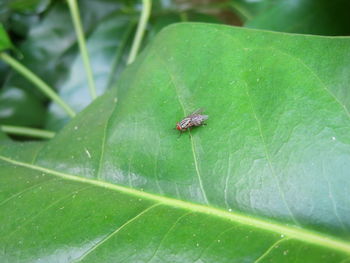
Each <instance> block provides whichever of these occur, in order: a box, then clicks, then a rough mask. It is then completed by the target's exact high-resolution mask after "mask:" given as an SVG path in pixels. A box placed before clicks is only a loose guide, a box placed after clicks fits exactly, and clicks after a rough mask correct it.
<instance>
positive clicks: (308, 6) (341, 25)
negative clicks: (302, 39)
mask: <svg viewBox="0 0 350 263" xmlns="http://www.w3.org/2000/svg"><path fill="white" fill-rule="evenodd" d="M233 2H235V1H233ZM245 2H248V1H245ZM257 4H259V5H260V6H263V8H262V10H260V12H257V15H256V16H253V17H252V18H251V19H250V20H248V21H247V23H246V24H245V26H247V27H250V28H257V29H268V30H273V31H280V32H289V33H302V34H314V35H327V36H348V35H350V23H349V15H348V10H349V9H350V2H349V1H347V0H333V1H329V0H317V1H314V0H286V1H274V0H271V1H269V0H265V1H260V2H259V3H257Z"/></svg>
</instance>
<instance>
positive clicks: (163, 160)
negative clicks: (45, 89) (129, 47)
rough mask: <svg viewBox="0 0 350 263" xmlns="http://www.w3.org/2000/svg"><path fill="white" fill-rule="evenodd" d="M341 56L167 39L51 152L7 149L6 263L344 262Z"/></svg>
mask: <svg viewBox="0 0 350 263" xmlns="http://www.w3.org/2000/svg"><path fill="white" fill-rule="evenodd" d="M349 46H350V39H349V38H346V37H344V38H332V37H317V36H304V35H292V34H280V33H274V32H264V31H257V30H250V29H244V28H234V27H227V26H219V25H209V24H199V23H198V24H191V23H185V24H178V25H174V26H170V27H168V28H167V29H165V30H163V31H162V32H161V33H160V34H158V36H157V37H156V38H155V39H154V41H153V42H152V43H151V45H150V46H149V47H148V48H146V50H145V51H144V52H143V53H142V54H141V55H140V56H139V57H138V59H137V60H136V61H135V63H133V64H132V65H131V66H130V67H128V68H127V70H126V71H125V73H124V74H123V76H122V77H121V79H120V81H119V82H118V85H117V88H113V89H111V90H110V91H108V92H107V93H106V94H105V95H103V96H101V97H100V98H99V99H97V100H96V101H95V102H94V103H93V104H92V105H90V106H89V107H88V108H86V109H85V110H84V111H82V112H81V113H80V114H78V115H77V117H76V118H74V119H73V120H72V121H71V122H69V123H68V124H67V126H66V127H65V128H64V129H63V130H62V131H61V132H60V133H59V134H57V135H56V137H55V138H54V139H53V140H51V141H50V142H48V143H46V144H40V145H39V146H37V147H33V148H32V147H31V146H28V145H26V144H24V145H18V144H17V145H12V146H11V145H9V144H10V143H6V145H5V146H1V147H0V174H1V176H0V190H1V191H0V214H6V215H7V216H6V217H0V226H1V228H0V231H1V233H0V234H1V235H0V241H1V242H0V244H2V245H1V246H2V247H1V249H0V257H1V261H5V262H6V261H9V262H13V261H38V260H39V259H40V260H42V261H45V262H50V261H62V262H72V261H74V260H78V259H80V260H82V259H84V261H86V262H96V261H102V262H108V261H110V262H122V261H124V262H253V261H256V262H270V261H272V262H291V261H295V262H341V261H343V262H346V260H348V258H349V257H350V242H349V240H350V234H349V233H350V224H349V222H350V210H349V207H350V204H349V202H350V200H349V198H348V197H349V189H350V185H349V184H350V181H349V180H348V179H349V178H348V177H349V176H348V174H349V173H348V171H349V170H350V147H349V144H350V133H349V130H350V114H349V106H350V105H349V103H350V102H349V101H350V100H349V96H350V94H349V93H348V92H347V87H348V83H349V81H350V79H349V78H350V77H349V74H346V73H347V72H348V71H349V67H350V65H349V61H350V52H349ZM329 50H332V52H329ZM201 107H203V108H205V113H206V114H208V115H209V120H208V122H207V124H208V125H207V126H203V127H198V128H195V129H193V130H192V131H191V132H188V133H187V134H184V135H182V136H181V137H179V136H178V133H177V131H175V130H173V127H174V126H175V124H176V122H177V121H179V120H181V118H183V117H184V116H185V115H187V114H189V113H191V112H192V111H193V110H195V109H198V108H201Z"/></svg>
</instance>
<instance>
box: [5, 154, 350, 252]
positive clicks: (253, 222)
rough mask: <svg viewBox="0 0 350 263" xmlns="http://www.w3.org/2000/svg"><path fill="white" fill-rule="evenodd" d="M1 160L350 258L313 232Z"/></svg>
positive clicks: (339, 245)
mask: <svg viewBox="0 0 350 263" xmlns="http://www.w3.org/2000/svg"><path fill="white" fill-rule="evenodd" d="M0 160H3V161H5V162H7V163H10V164H13V165H17V166H21V167H26V168H29V169H32V170H36V171H41V172H45V173H47V174H51V175H54V176H59V177H61V178H63V179H66V180H70V181H76V182H80V183H85V184H90V185H93V186H96V187H103V188H106V189H109V190H113V191H118V192H122V193H124V194H128V195H132V196H137V198H145V199H149V200H152V201H155V202H160V203H162V204H164V205H168V206H172V207H176V208H182V209H185V210H189V211H192V212H198V213H202V214H207V215H210V216H214V217H218V218H221V219H225V220H229V221H232V222H235V223H238V224H242V225H246V226H251V227H255V228H259V229H263V230H265V231H269V232H274V233H278V234H283V235H285V236H287V237H290V238H294V239H297V240H300V241H303V242H307V243H311V244H313V245H319V246H322V247H326V248H332V249H334V250H338V251H342V252H345V253H347V254H350V243H348V242H345V241H342V240H339V239H336V238H332V237H330V236H326V235H324V234H321V233H316V232H312V231H309V230H305V229H301V228H295V227H290V226H284V225H282V224H279V223H276V222H272V221H267V220H263V219H260V218H254V217H250V216H245V215H242V214H239V213H236V212H227V211H224V210H222V209H218V208H213V207H209V206H204V205H200V204H194V203H190V202H188V201H183V200H177V199H173V198H170V197H165V196H159V195H156V194H151V193H147V192H143V191H139V190H136V189H132V188H128V187H125V186H120V185H116V184H111V183H108V182H103V181H97V180H94V179H89V178H84V177H79V176H75V175H71V174H67V173H63V172H58V171H55V170H51V169H48V168H45V167H41V166H38V165H33V164H28V163H25V162H21V161H16V160H13V159H10V158H7V157H5V156H2V155H0Z"/></svg>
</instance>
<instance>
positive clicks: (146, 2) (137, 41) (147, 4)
mask: <svg viewBox="0 0 350 263" xmlns="http://www.w3.org/2000/svg"><path fill="white" fill-rule="evenodd" d="M142 3H143V8H142V12H141V17H140V20H139V24H138V25H137V31H136V35H135V38H134V41H133V43H132V47H131V51H130V54H129V58H128V62H127V63H128V64H131V63H132V62H134V60H135V58H136V55H137V53H138V51H139V48H140V45H141V41H142V37H143V35H144V33H145V29H146V26H147V21H148V18H149V16H150V14H151V5H152V0H142Z"/></svg>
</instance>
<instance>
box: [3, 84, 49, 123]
mask: <svg viewBox="0 0 350 263" xmlns="http://www.w3.org/2000/svg"><path fill="white" fill-rule="evenodd" d="M28 109H30V110H28ZM44 117H45V108H44V106H43V105H42V104H41V102H40V101H39V100H38V99H37V97H36V96H35V95H33V94H31V93H29V92H28V91H25V90H23V89H20V88H17V87H12V86H11V87H10V86H7V88H3V89H1V90H0V122H1V124H12V125H21V126H29V127H40V126H41V125H42V123H43V122H44Z"/></svg>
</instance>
